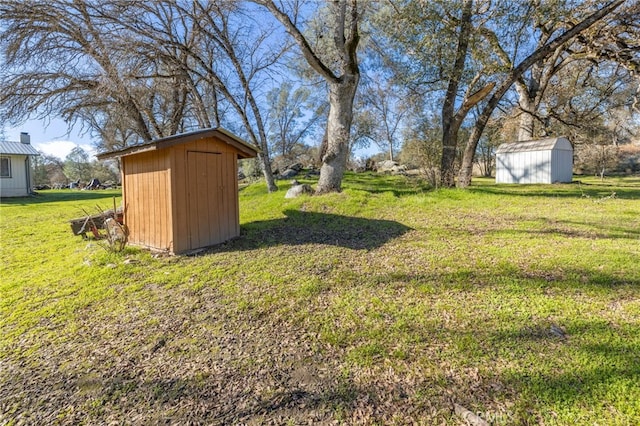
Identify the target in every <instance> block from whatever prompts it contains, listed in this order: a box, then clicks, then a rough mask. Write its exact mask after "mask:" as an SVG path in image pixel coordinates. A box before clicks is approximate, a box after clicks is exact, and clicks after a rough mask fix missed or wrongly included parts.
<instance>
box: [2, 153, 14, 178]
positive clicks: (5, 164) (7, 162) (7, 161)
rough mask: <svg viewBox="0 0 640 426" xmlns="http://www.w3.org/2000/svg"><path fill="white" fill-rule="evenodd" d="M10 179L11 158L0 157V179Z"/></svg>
mask: <svg viewBox="0 0 640 426" xmlns="http://www.w3.org/2000/svg"><path fill="white" fill-rule="evenodd" d="M10 177H11V158H9V157H0V178H10Z"/></svg>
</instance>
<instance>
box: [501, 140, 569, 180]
mask: <svg viewBox="0 0 640 426" xmlns="http://www.w3.org/2000/svg"><path fill="white" fill-rule="evenodd" d="M572 179H573V147H572V146H571V142H569V140H568V139H567V138H565V137H558V138H546V139H541V140H534V141H524V142H515V143H506V144H502V145H500V146H499V147H498V149H497V150H496V183H521V184H524V183H527V184H529V183H547V184H549V183H556V182H571V181H572Z"/></svg>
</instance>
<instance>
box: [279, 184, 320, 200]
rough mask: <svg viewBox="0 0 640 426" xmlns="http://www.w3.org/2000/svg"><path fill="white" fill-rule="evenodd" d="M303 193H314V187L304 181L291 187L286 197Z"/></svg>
mask: <svg viewBox="0 0 640 426" xmlns="http://www.w3.org/2000/svg"><path fill="white" fill-rule="evenodd" d="M303 194H313V188H311V186H310V185H308V184H306V183H303V184H302V185H296V186H292V187H291V188H289V190H288V191H287V193H286V194H285V196H284V198H296V197H299V196H301V195H303Z"/></svg>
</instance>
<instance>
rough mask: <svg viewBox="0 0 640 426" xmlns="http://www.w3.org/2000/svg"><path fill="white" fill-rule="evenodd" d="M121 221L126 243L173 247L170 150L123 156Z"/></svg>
mask: <svg viewBox="0 0 640 426" xmlns="http://www.w3.org/2000/svg"><path fill="white" fill-rule="evenodd" d="M122 164H123V169H122V175H123V182H124V185H123V203H124V207H125V213H124V220H125V223H126V225H127V227H128V228H129V242H131V243H132V244H136V245H142V246H146V247H152V248H155V249H159V250H172V243H173V241H172V239H173V236H172V222H173V221H172V208H171V172H170V167H169V166H170V161H169V150H161V151H150V152H144V153H140V154H136V155H132V156H128V157H123V158H122Z"/></svg>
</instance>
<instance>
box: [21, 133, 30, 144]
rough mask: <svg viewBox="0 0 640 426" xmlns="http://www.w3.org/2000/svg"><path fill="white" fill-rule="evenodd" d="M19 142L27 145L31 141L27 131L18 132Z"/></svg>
mask: <svg viewBox="0 0 640 426" xmlns="http://www.w3.org/2000/svg"><path fill="white" fill-rule="evenodd" d="M20 142H21V143H23V144H26V145H29V144H30V143H31V136H29V133H27V132H21V133H20Z"/></svg>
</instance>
